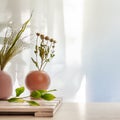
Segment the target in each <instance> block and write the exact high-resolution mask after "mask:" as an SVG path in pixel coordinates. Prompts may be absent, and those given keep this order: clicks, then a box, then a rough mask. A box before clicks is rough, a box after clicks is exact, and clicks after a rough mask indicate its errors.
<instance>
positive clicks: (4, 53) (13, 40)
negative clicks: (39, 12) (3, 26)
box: [0, 15, 32, 70]
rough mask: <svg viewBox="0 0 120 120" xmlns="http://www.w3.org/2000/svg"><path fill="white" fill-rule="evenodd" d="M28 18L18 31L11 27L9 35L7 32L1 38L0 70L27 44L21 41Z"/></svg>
mask: <svg viewBox="0 0 120 120" xmlns="http://www.w3.org/2000/svg"><path fill="white" fill-rule="evenodd" d="M31 17H32V15H31V16H30V18H29V19H28V20H27V21H26V22H25V23H24V24H23V25H22V27H21V28H20V30H19V31H18V32H16V31H13V30H12V28H11V33H10V36H7V32H6V34H5V37H4V39H3V46H2V48H1V50H0V70H3V69H4V67H5V66H6V64H7V63H8V62H9V60H11V59H12V58H13V57H14V56H15V55H17V54H18V53H20V52H21V51H22V50H23V49H25V48H26V47H27V46H26V45H27V44H26V43H25V42H23V41H22V38H21V36H22V34H23V33H24V31H25V29H26V27H27V24H28V23H29V21H30V19H31Z"/></svg>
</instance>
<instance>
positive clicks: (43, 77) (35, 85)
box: [25, 71, 50, 91]
mask: <svg viewBox="0 0 120 120" xmlns="http://www.w3.org/2000/svg"><path fill="white" fill-rule="evenodd" d="M25 84H26V87H27V88H28V89H29V90H30V91H33V90H47V89H48V87H49V85H50V77H49V75H48V74H47V73H46V72H44V71H32V72H30V73H29V74H28V75H27V76H26V79H25Z"/></svg>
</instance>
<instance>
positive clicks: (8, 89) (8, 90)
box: [0, 71, 12, 99]
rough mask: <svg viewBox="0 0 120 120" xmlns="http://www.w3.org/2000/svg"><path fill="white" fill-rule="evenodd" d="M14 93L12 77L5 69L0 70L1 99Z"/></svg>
mask: <svg viewBox="0 0 120 120" xmlns="http://www.w3.org/2000/svg"><path fill="white" fill-rule="evenodd" d="M11 95H12V79H11V77H10V76H9V75H8V74H7V73H6V72H4V71H0V99H7V98H9V97H10V96H11Z"/></svg>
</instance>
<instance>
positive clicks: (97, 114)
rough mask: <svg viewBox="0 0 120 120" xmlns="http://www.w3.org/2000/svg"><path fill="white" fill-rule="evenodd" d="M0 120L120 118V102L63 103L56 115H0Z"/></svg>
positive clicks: (101, 119) (119, 119) (112, 119)
mask: <svg viewBox="0 0 120 120" xmlns="http://www.w3.org/2000/svg"><path fill="white" fill-rule="evenodd" d="M0 120H120V103H87V104H80V103H63V104H62V106H61V108H60V109H59V110H58V111H57V113H56V114H55V116H54V117H34V116H30V115H9V116H8V115H0Z"/></svg>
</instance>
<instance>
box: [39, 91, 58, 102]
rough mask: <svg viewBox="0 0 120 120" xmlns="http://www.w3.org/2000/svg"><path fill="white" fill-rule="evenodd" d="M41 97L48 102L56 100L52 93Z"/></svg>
mask: <svg viewBox="0 0 120 120" xmlns="http://www.w3.org/2000/svg"><path fill="white" fill-rule="evenodd" d="M41 97H42V98H43V99H44V100H48V101H50V100H53V99H55V98H56V97H55V96H54V95H53V94H50V93H46V94H43V95H42V96H41Z"/></svg>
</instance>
